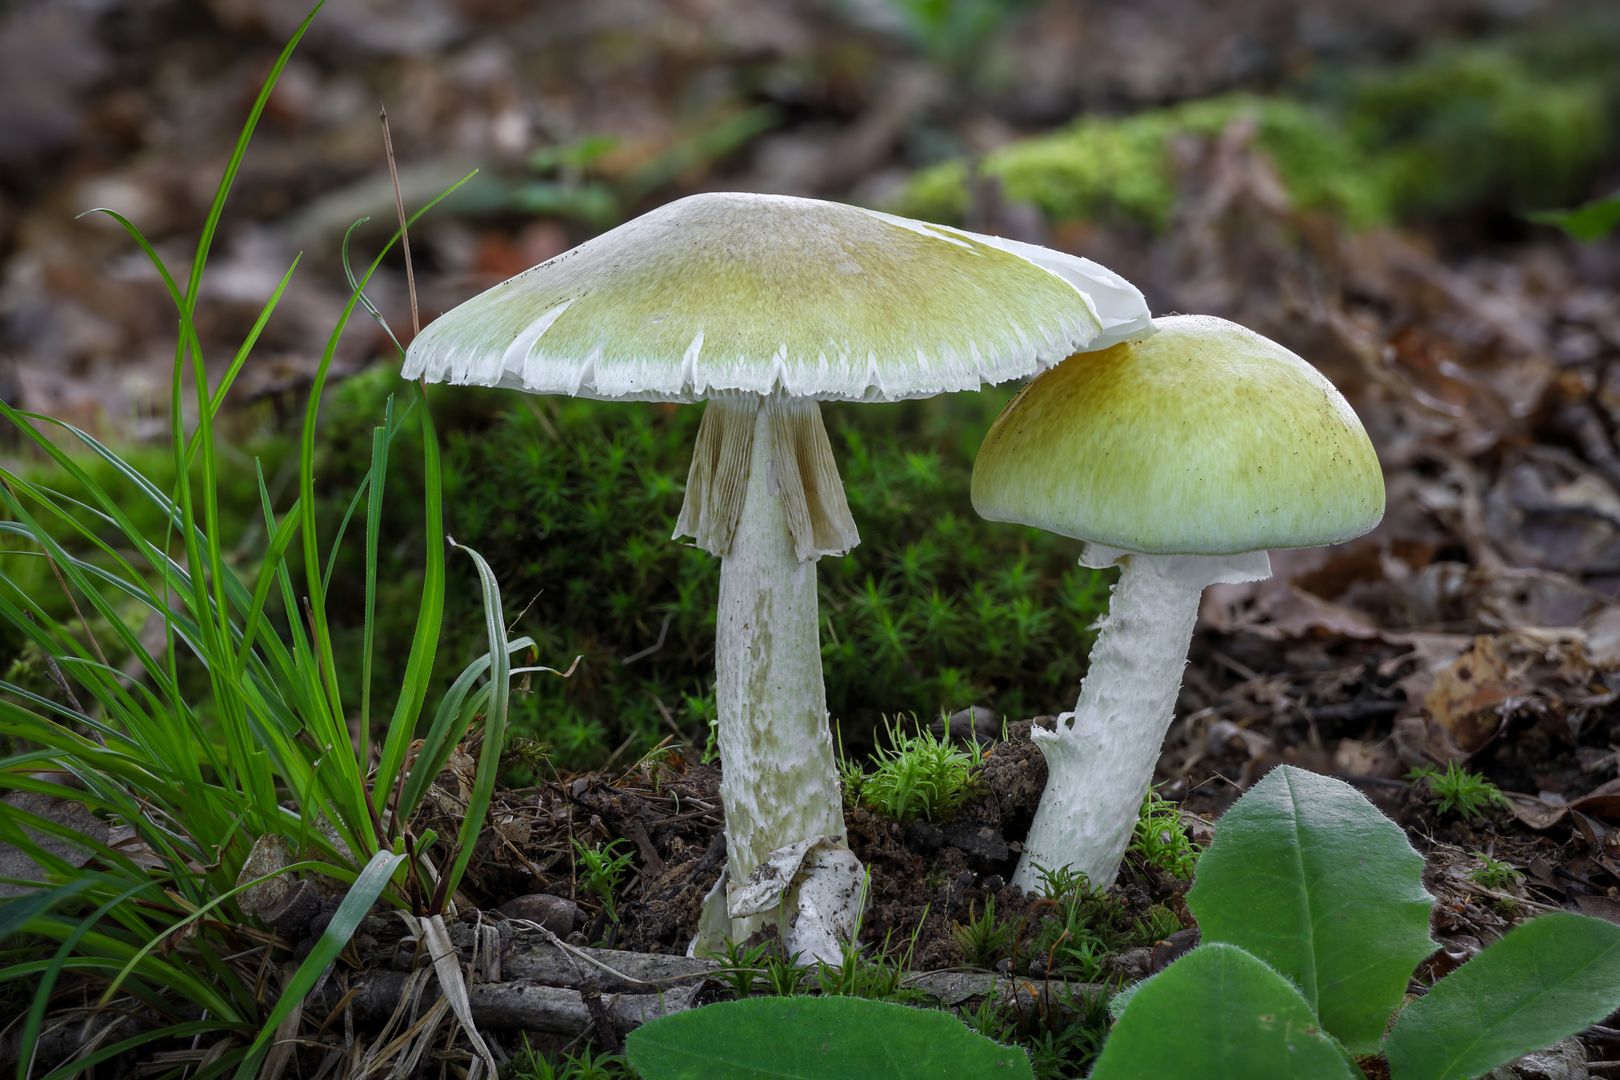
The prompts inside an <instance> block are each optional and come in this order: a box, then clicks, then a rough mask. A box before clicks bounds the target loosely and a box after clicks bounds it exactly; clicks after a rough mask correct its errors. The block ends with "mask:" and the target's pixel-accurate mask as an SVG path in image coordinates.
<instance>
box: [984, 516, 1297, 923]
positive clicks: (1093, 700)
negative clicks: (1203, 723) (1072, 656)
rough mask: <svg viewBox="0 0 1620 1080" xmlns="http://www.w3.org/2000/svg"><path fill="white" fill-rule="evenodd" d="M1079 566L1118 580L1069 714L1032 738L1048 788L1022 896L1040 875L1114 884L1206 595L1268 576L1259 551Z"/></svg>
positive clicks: (1115, 556)
mask: <svg viewBox="0 0 1620 1080" xmlns="http://www.w3.org/2000/svg"><path fill="white" fill-rule="evenodd" d="M1080 561H1081V563H1082V564H1084V565H1086V566H1090V567H1093V568H1095V569H1102V568H1104V567H1107V566H1111V565H1114V564H1116V563H1117V564H1118V565H1119V567H1120V574H1119V581H1118V583H1117V584H1116V585H1115V586H1114V591H1113V595H1112V597H1111V598H1110V601H1109V611H1108V616H1107V617H1106V618H1105V619H1104V620H1103V621H1102V625H1101V627H1100V628H1099V632H1098V634H1097V643H1096V644H1095V645H1094V646H1093V647H1092V650H1091V662H1090V669H1089V670H1088V671H1087V673H1086V678H1085V681H1084V682H1083V683H1082V684H1081V686H1080V700H1079V701H1078V702H1077V703H1076V704H1075V707H1074V712H1072V713H1064V714H1063V715H1062V716H1060V717H1058V722H1057V729H1056V730H1054V731H1046V730H1044V729H1041V728H1036V729H1035V731H1034V738H1035V742H1036V745H1037V746H1039V747H1040V748H1041V753H1042V754H1043V755H1044V756H1045V757H1046V767H1047V779H1046V790H1045V792H1044V793H1043V794H1042V795H1041V802H1040V806H1039V808H1038V809H1037V810H1036V812H1035V822H1034V824H1033V825H1031V826H1030V831H1029V838H1028V839H1027V840H1025V841H1024V854H1023V857H1022V858H1021V859H1019V861H1018V870H1017V872H1016V873H1015V874H1014V876H1013V884H1015V885H1018V886H1021V887H1022V888H1023V889H1024V890H1025V891H1026V892H1028V891H1034V890H1038V889H1039V888H1040V887H1041V884H1042V880H1041V878H1042V874H1041V871H1042V870H1043V869H1044V870H1058V869H1061V868H1062V867H1065V866H1067V867H1069V868H1070V869H1071V870H1073V871H1076V872H1078V873H1080V874H1083V875H1085V878H1086V880H1087V881H1088V882H1089V883H1090V885H1091V887H1092V888H1094V889H1105V888H1107V887H1108V886H1110V885H1112V884H1113V883H1114V877H1115V876H1116V875H1117V874H1118V873H1119V864H1120V861H1121V860H1122V859H1123V858H1124V856H1125V848H1126V846H1127V845H1128V844H1129V843H1130V839H1131V832H1132V830H1133V829H1134V828H1135V826H1136V818H1137V813H1138V810H1139V808H1140V806H1141V803H1142V797H1143V796H1144V795H1145V794H1146V793H1147V790H1148V786H1149V785H1150V784H1152V782H1153V769H1154V766H1155V765H1156V764H1157V763H1158V760H1159V750H1160V748H1161V747H1162V745H1163V743H1164V736H1165V733H1166V732H1167V731H1168V730H1169V729H1170V721H1171V720H1172V719H1173V717H1174V715H1175V708H1176V695H1177V693H1178V692H1179V690H1180V689H1181V673H1182V670H1183V669H1184V668H1185V667H1186V664H1187V648H1188V646H1189V645H1190V644H1191V643H1192V632H1193V625H1194V623H1196V622H1197V620H1198V603H1199V598H1200V597H1201V596H1202V595H1203V592H1204V587H1205V586H1206V585H1211V584H1215V583H1236V582H1241V581H1258V580H1261V579H1263V578H1267V577H1270V576H1271V564H1270V560H1269V559H1267V557H1266V553H1265V552H1263V551H1256V552H1246V553H1243V554H1238V555H1139V554H1133V553H1130V552H1125V551H1119V550H1117V549H1114V548H1109V547H1104V546H1102V545H1100V544H1088V545H1087V546H1086V551H1085V555H1084V556H1083V557H1082V558H1081V560H1080Z"/></svg>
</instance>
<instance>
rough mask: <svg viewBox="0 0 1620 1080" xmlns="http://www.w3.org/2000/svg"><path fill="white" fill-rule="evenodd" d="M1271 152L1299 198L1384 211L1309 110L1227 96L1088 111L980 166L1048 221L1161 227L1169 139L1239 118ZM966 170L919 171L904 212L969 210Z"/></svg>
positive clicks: (1171, 180)
mask: <svg viewBox="0 0 1620 1080" xmlns="http://www.w3.org/2000/svg"><path fill="white" fill-rule="evenodd" d="M1245 118H1247V119H1249V120H1251V121H1252V122H1253V123H1254V125H1255V129H1256V138H1257V140H1258V142H1259V144H1260V145H1261V146H1262V147H1263V148H1265V149H1266V150H1267V151H1268V152H1269V153H1270V154H1271V155H1272V157H1273V158H1274V159H1275V161H1276V163H1277V167H1278V171H1279V172H1280V173H1281V174H1282V176H1283V179H1284V182H1285V183H1287V185H1288V187H1289V190H1290V191H1291V192H1292V193H1293V194H1294V196H1295V198H1296V199H1298V200H1299V201H1300V202H1301V203H1302V204H1305V205H1308V206H1322V207H1326V208H1329V209H1333V210H1336V211H1339V212H1342V213H1343V214H1344V215H1345V216H1347V217H1349V218H1350V219H1352V220H1354V221H1356V222H1358V223H1361V222H1368V221H1373V220H1377V219H1378V218H1379V217H1381V216H1382V215H1383V213H1384V206H1383V204H1382V201H1381V198H1380V193H1379V192H1378V190H1377V189H1376V187H1374V186H1372V185H1369V184H1368V183H1366V182H1365V181H1363V180H1362V179H1361V178H1359V176H1358V173H1357V169H1356V168H1355V166H1356V164H1357V163H1358V156H1357V151H1356V148H1355V146H1354V145H1353V144H1352V143H1351V142H1350V141H1349V140H1348V139H1347V138H1346V137H1345V136H1344V134H1343V133H1342V132H1341V131H1340V130H1338V129H1337V128H1334V127H1332V126H1330V125H1325V124H1324V123H1322V118H1321V117H1320V116H1319V115H1318V114H1317V113H1316V112H1315V111H1314V110H1312V109H1311V108H1309V107H1308V106H1304V105H1299V104H1295V103H1292V102H1287V101H1278V100H1270V99H1265V98H1257V97H1252V96H1249V95H1228V96H1224V97H1218V98H1209V99H1206V100H1203V101H1196V102H1191V103H1189V104H1185V105H1178V106H1174V107H1171V108H1165V109H1155V110H1150V111H1147V112H1142V113H1137V114H1135V115H1133V116H1127V117H1122V118H1118V119H1114V118H1103V117H1088V118H1086V119H1083V120H1080V121H1079V122H1077V123H1075V124H1074V125H1072V126H1071V127H1068V128H1066V129H1064V130H1062V131H1060V132H1057V133H1056V134H1053V135H1046V136H1041V137H1038V138H1033V139H1026V140H1023V141H1021V142H1016V143H1013V144H1011V145H1009V146H1007V147H1004V148H1002V149H1001V150H998V151H997V152H995V153H993V154H991V155H989V156H988V157H987V158H986V159H985V160H984V162H983V163H982V166H981V167H982V169H983V171H984V173H985V175H986V176H989V177H993V178H995V179H996V180H998V181H999V182H1000V184H1001V186H1002V189H1003V190H1004V191H1005V192H1006V194H1007V196H1008V197H1009V198H1012V199H1014V200H1016V201H1019V202H1027V203H1030V204H1032V205H1034V206H1036V207H1038V208H1039V209H1040V210H1041V211H1042V212H1043V213H1045V215H1046V216H1047V217H1048V218H1050V219H1052V220H1054V221H1068V220H1092V219H1102V220H1109V219H1112V220H1123V221H1128V222H1133V223H1137V224H1142V225H1146V226H1148V227H1150V228H1153V229H1162V228H1164V227H1165V226H1166V225H1168V224H1169V221H1170V215H1171V213H1172V211H1173V210H1174V208H1175V202H1176V177H1175V167H1174V162H1173V160H1172V147H1173V141H1174V140H1175V139H1176V138H1178V137H1183V136H1203V137H1209V136H1213V135H1216V134H1218V133H1219V132H1220V131H1222V130H1223V129H1224V128H1226V127H1227V125H1229V124H1231V123H1233V122H1234V121H1237V120H1240V119H1245ZM967 176H968V173H967V167H966V165H965V164H964V163H962V162H960V161H955V162H946V163H944V164H942V165H938V166H935V167H934V168H932V169H928V170H926V171H924V172H922V173H921V174H919V175H918V176H917V178H916V179H915V181H914V182H913V183H912V185H911V186H910V187H909V188H908V189H907V192H906V195H905V196H904V201H903V204H902V207H901V212H902V213H906V214H911V215H914V216H917V217H923V218H932V219H936V220H939V219H943V220H960V219H961V217H962V215H963V214H964V213H965V212H966V209H967V189H966V181H967Z"/></svg>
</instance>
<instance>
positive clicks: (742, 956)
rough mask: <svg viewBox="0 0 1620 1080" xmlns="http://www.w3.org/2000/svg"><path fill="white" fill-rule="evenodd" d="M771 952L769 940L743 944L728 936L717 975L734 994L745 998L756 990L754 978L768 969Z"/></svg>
mask: <svg viewBox="0 0 1620 1080" xmlns="http://www.w3.org/2000/svg"><path fill="white" fill-rule="evenodd" d="M770 953H771V947H770V944H769V943H768V942H762V943H760V944H758V945H743V944H741V943H740V942H736V941H732V940H730V939H729V938H728V939H727V940H726V944H725V949H724V951H723V955H722V958H721V961H720V967H719V969H718V970H717V971H716V972H715V975H716V977H718V978H719V979H720V980H721V981H722V982H724V983H725V984H726V985H727V986H728V987H730V988H731V992H732V994H733V995H734V996H736V997H738V998H745V997H747V996H748V995H750V994H752V993H753V992H754V980H755V979H756V978H757V977H758V976H759V975H760V974H761V972H763V971H765V970H766V964H767V962H768V961H769V960H770Z"/></svg>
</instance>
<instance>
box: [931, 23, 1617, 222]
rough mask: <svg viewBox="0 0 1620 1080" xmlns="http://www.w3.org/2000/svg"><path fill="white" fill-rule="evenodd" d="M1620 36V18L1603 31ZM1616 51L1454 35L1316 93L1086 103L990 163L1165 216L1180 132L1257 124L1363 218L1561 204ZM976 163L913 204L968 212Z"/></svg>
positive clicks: (1093, 198) (1116, 205) (1011, 173)
mask: <svg viewBox="0 0 1620 1080" xmlns="http://www.w3.org/2000/svg"><path fill="white" fill-rule="evenodd" d="M1605 35H1606V36H1607V40H1609V41H1610V43H1611V44H1613V42H1614V40H1615V35H1614V33H1613V27H1610V26H1607V25H1605V26H1601V27H1596V28H1594V29H1593V30H1592V31H1591V32H1590V33H1589V34H1588V35H1586V36H1587V37H1588V38H1594V37H1595V38H1596V39H1598V40H1604V38H1605ZM1611 57H1612V53H1605V52H1604V51H1603V50H1602V49H1601V48H1592V47H1590V46H1589V45H1582V44H1579V43H1576V42H1573V41H1570V42H1563V43H1555V44H1548V43H1546V42H1539V43H1531V44H1526V45H1520V44H1515V45H1514V46H1512V47H1508V46H1498V45H1481V46H1470V47H1466V48H1461V47H1457V48H1449V49H1442V50H1439V51H1437V52H1435V53H1433V54H1430V55H1426V56H1425V57H1423V58H1422V59H1419V60H1417V61H1414V62H1411V63H1408V64H1406V65H1404V66H1401V67H1396V68H1390V69H1381V70H1376V71H1360V72H1350V73H1337V74H1331V75H1328V76H1323V77H1321V78H1319V79H1317V80H1316V81H1315V83H1313V84H1312V85H1311V86H1309V87H1306V88H1304V90H1303V91H1302V94H1301V100H1295V99H1292V98H1281V97H1258V96H1251V95H1225V96H1221V97H1215V98H1208V99H1205V100H1201V101H1194V102H1190V103H1185V104H1180V105H1174V106H1168V107H1165V108H1159V109H1150V110H1147V111H1144V112H1139V113H1136V114H1133V115H1130V116H1124V117H1085V118H1083V119H1081V120H1079V121H1077V122H1076V123H1074V124H1073V125H1071V126H1070V127H1068V128H1065V129H1063V130H1061V131H1058V132H1056V133H1054V134H1050V135H1042V136H1037V137H1034V138H1029V139H1024V140H1021V141H1019V142H1015V143H1012V144H1010V145H1008V146H1005V147H1003V148H1001V149H1000V150H997V151H995V152H994V153H991V154H989V155H988V156H986V157H985V158H984V160H983V161H982V162H981V163H980V166H979V167H980V169H981V170H982V172H983V174H984V175H985V176H987V177H990V178H994V179H995V180H997V181H999V183H1000V184H1001V187H1002V189H1003V191H1004V192H1005V193H1006V195H1007V196H1008V197H1009V198H1011V199H1014V200H1016V201H1019V202H1026V203H1029V204H1031V205H1033V206H1035V207H1037V208H1038V209H1040V210H1041V211H1042V212H1043V213H1044V214H1045V215H1046V216H1047V217H1048V218H1049V219H1050V220H1053V221H1068V220H1113V221H1124V222H1128V223H1133V224H1137V225H1141V226H1145V227H1147V228H1150V229H1153V230H1159V229H1163V228H1164V227H1165V226H1166V225H1168V224H1169V222H1170V218H1171V214H1172V212H1173V210H1174V207H1175V202H1176V194H1177V192H1176V183H1177V178H1176V169H1175V164H1174V161H1173V157H1172V151H1173V147H1174V144H1175V141H1176V140H1177V139H1180V138H1187V137H1194V138H1197V137H1204V138H1208V137H1212V136H1214V135H1216V134H1218V133H1219V132H1221V131H1222V130H1224V129H1225V128H1226V127H1227V126H1228V125H1230V124H1231V123H1233V122H1234V121H1236V120H1239V119H1242V118H1248V119H1249V120H1250V121H1252V122H1253V124H1254V125H1255V139H1256V142H1257V144H1258V145H1259V146H1260V147H1261V148H1262V149H1263V150H1264V151H1265V152H1266V153H1268V154H1269V155H1270V156H1271V158H1272V160H1273V161H1274V163H1275V165H1276V167H1277V172H1278V175H1279V176H1280V177H1281V179H1282V181H1283V183H1284V185H1285V186H1286V188H1287V189H1288V191H1289V193H1290V194H1291V195H1292V196H1293V198H1294V200H1295V202H1296V203H1297V204H1298V205H1301V206H1304V207H1308V208H1316V209H1323V210H1327V211H1330V212H1332V213H1334V214H1335V215H1337V216H1339V217H1341V218H1342V219H1343V220H1345V221H1346V222H1348V223H1349V224H1351V225H1352V226H1357V227H1362V226H1367V225H1372V224H1377V223H1379V222H1382V221H1386V220H1391V219H1394V218H1399V217H1420V216H1424V215H1434V214H1445V213H1455V212H1459V211H1464V210H1469V209H1477V208H1488V207H1492V206H1498V205H1501V206H1507V207H1510V208H1513V209H1521V208H1524V207H1527V206H1546V205H1551V204H1555V203H1557V202H1558V201H1559V200H1561V199H1567V198H1569V197H1571V196H1573V195H1578V194H1579V189H1580V187H1581V185H1582V183H1583V182H1584V181H1585V180H1586V179H1587V178H1588V177H1590V175H1591V174H1592V172H1593V170H1594V169H1595V168H1596V167H1597V166H1598V165H1599V164H1600V163H1601V161H1602V159H1603V157H1604V155H1605V154H1606V153H1608V152H1610V151H1612V150H1613V149H1614V147H1615V145H1616V143H1617V138H1616V134H1615V131H1614V128H1613V125H1612V124H1609V123H1607V122H1606V117H1607V116H1608V115H1610V108H1611V105H1612V102H1613V100H1614V98H1615V97H1616V95H1617V93H1620V74H1617V73H1616V69H1615V66H1614V64H1613V63H1612V58H1611ZM968 180H969V172H968V167H967V165H966V163H964V162H962V161H948V162H944V163H942V164H940V165H936V166H934V167H932V168H929V169H926V170H924V171H922V172H921V173H919V174H918V175H917V176H916V177H915V178H914V179H913V181H912V183H911V184H910V186H909V187H908V188H907V190H906V192H905V193H904V195H903V197H902V199H901V205H900V208H899V209H900V211H901V212H902V213H906V214H910V215H913V216H917V217H922V218H929V219H934V220H944V221H959V220H961V219H962V217H963V216H964V215H965V214H966V212H967V209H968Z"/></svg>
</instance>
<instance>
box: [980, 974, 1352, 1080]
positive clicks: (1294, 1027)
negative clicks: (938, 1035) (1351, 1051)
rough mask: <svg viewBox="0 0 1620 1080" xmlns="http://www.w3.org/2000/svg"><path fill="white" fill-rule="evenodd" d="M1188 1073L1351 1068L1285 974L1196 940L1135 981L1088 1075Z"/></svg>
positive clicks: (1314, 1078)
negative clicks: (1189, 948)
mask: <svg viewBox="0 0 1620 1080" xmlns="http://www.w3.org/2000/svg"><path fill="white" fill-rule="evenodd" d="M962 1075H964V1076H966V1075H970V1074H967V1073H963V1074H962ZM1194 1076H1196V1077H1198V1078H1199V1080H1277V1078H1278V1077H1285V1076H1286V1077H1301V1078H1305V1077H1309V1078H1310V1080H1355V1078H1357V1077H1358V1076H1359V1074H1358V1073H1357V1071H1356V1070H1355V1068H1354V1067H1353V1066H1352V1065H1351V1064H1350V1062H1349V1060H1348V1058H1347V1057H1346V1056H1345V1053H1344V1051H1343V1050H1342V1049H1341V1048H1340V1047H1339V1045H1338V1044H1337V1043H1335V1042H1334V1041H1333V1039H1332V1037H1331V1036H1329V1035H1328V1034H1327V1033H1326V1032H1324V1031H1323V1030H1322V1028H1321V1025H1320V1024H1318V1023H1317V1021H1316V1016H1315V1015H1314V1014H1313V1013H1312V1012H1311V1007H1310V1004H1309V1003H1308V1002H1306V1000H1305V999H1304V998H1303V997H1301V996H1300V993H1299V991H1298V990H1297V989H1296V988H1295V987H1294V986H1293V984H1291V983H1290V982H1289V981H1288V980H1287V979H1285V978H1283V977H1282V976H1281V975H1279V974H1277V972H1275V971H1273V970H1272V969H1271V968H1269V967H1267V966H1266V965H1265V964H1263V963H1261V962H1260V961H1259V960H1256V959H1255V958H1254V957H1253V956H1250V955H1249V954H1248V953H1246V952H1244V951H1243V950H1242V949H1240V948H1238V947H1237V946H1235V945H1204V946H1202V947H1200V948H1197V949H1194V950H1193V951H1192V952H1190V953H1188V954H1187V955H1186V956H1184V957H1182V958H1181V959H1180V960H1177V961H1176V962H1175V963H1173V964H1171V965H1170V966H1169V967H1167V968H1165V969H1164V971H1162V972H1160V973H1159V974H1158V975H1155V976H1154V977H1153V978H1151V979H1149V980H1148V981H1147V982H1145V983H1142V984H1140V988H1139V989H1138V990H1137V991H1136V993H1135V994H1134V995H1132V997H1131V1001H1130V1004H1129V1005H1127V1006H1126V1007H1125V1012H1124V1014H1123V1015H1121V1016H1120V1018H1119V1023H1117V1024H1115V1025H1114V1030H1113V1031H1112V1033H1110V1034H1109V1036H1108V1042H1107V1043H1105V1044H1104V1045H1103V1051H1102V1056H1101V1057H1099V1058H1098V1059H1097V1065H1096V1068H1094V1069H1093V1070H1092V1072H1091V1080H1147V1078H1150V1077H1152V1078H1158V1077H1194Z"/></svg>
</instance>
